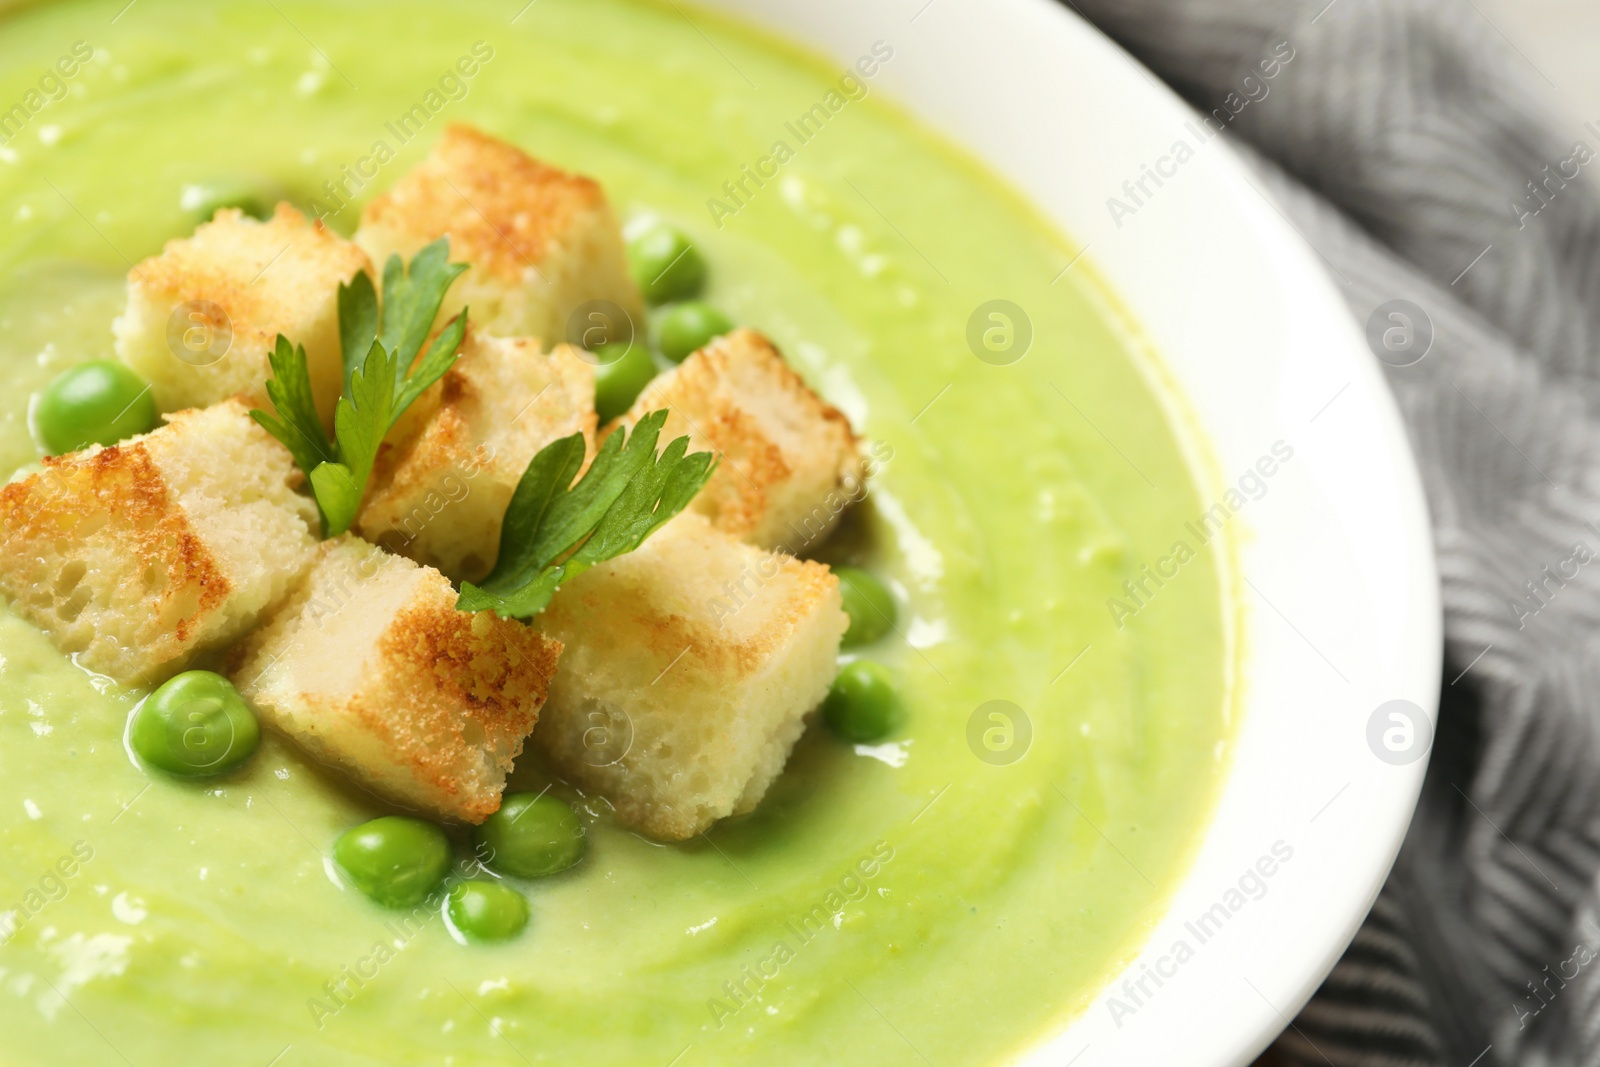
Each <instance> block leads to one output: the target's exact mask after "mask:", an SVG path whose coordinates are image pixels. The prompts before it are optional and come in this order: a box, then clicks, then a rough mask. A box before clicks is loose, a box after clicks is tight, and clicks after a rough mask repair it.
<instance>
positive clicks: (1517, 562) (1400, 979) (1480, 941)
mask: <svg viewBox="0 0 1600 1067" xmlns="http://www.w3.org/2000/svg"><path fill="white" fill-rule="evenodd" d="M1072 6H1073V7H1074V8H1075V9H1076V10H1078V11H1079V12H1080V13H1082V14H1083V15H1085V16H1086V17H1087V18H1089V19H1090V20H1091V21H1092V22H1094V23H1096V24H1097V25H1098V26H1099V27H1100V28H1101V29H1102V30H1104V31H1105V32H1106V33H1107V34H1109V35H1110V36H1111V37H1112V38H1114V39H1115V40H1116V41H1118V42H1119V43H1121V44H1122V45H1123V46H1124V47H1126V48H1127V49H1128V50H1129V51H1131V52H1132V53H1133V54H1134V55H1135V56H1137V57H1138V58H1139V59H1141V60H1142V61H1143V62H1144V63H1146V64H1147V65H1149V66H1150V67H1151V68H1152V69H1154V70H1155V71H1156V72H1157V73H1158V74H1160V75H1161V76H1162V77H1164V78H1165V79H1166V80H1167V81H1168V83H1169V84H1171V85H1172V86H1174V87H1175V88H1176V89H1177V90H1178V92H1180V93H1181V94H1182V95H1183V96H1185V97H1186V98H1187V99H1188V100H1189V101H1190V102H1191V103H1193V104H1194V105H1195V106H1196V107H1197V108H1198V109H1200V110H1201V111H1206V112H1209V111H1211V110H1213V109H1215V108H1218V107H1223V106H1225V100H1226V98H1227V96H1228V94H1229V93H1232V92H1236V91H1237V88H1238V86H1239V85H1240V83H1241V79H1242V78H1243V76H1244V75H1246V74H1247V73H1249V72H1250V70H1251V68H1253V67H1255V66H1256V65H1257V64H1258V63H1259V62H1260V60H1261V59H1262V58H1263V57H1265V56H1267V55H1268V54H1270V53H1271V52H1272V50H1273V48H1274V46H1275V45H1277V44H1278V43H1279V42H1283V41H1287V42H1289V43H1290V44H1291V45H1292V47H1293V49H1294V61H1293V63H1292V64H1290V65H1288V66H1287V67H1285V68H1284V69H1283V70H1282V72H1281V73H1279V74H1278V75H1277V77H1276V78H1274V79H1273V80H1272V82H1271V87H1270V93H1269V94H1268V95H1267V96H1265V97H1264V98H1262V99H1260V100H1258V101H1253V102H1252V103H1251V104H1250V106H1248V107H1245V108H1243V110H1242V111H1241V112H1240V113H1239V115H1238V117H1237V118H1236V119H1234V120H1233V121H1232V122H1231V123H1230V124H1229V127H1228V128H1229V131H1230V133H1229V136H1230V137H1231V139H1232V143H1233V145H1234V146H1235V147H1237V148H1240V149H1242V150H1243V152H1244V154H1245V155H1246V156H1247V158H1249V159H1250V160H1251V162H1252V163H1254V165H1256V166H1257V167H1258V168H1259V169H1260V170H1261V172H1262V175H1263V183H1264V188H1267V189H1268V190H1270V192H1271V193H1272V195H1273V196H1275V197H1276V198H1277V200H1278V203H1279V205H1280V206H1281V207H1282V208H1283V210H1284V211H1285V212H1286V213H1287V215H1288V217H1289V218H1290V219H1291V220H1292V221H1293V223H1294V225H1295V226H1296V227H1297V228H1298V229H1299V230H1300V231H1301V232H1302V234H1303V235H1304V236H1305V237H1306V238H1307V239H1308V240H1309V241H1310V243H1311V244H1312V245H1313V246H1314V247H1315V248H1316V250H1317V251H1318V252H1319V253H1320V254H1321V255H1322V257H1323V259H1324V260H1325V261H1326V263H1327V265H1328V269H1329V271H1330V273H1331V274H1332V275H1333V277H1334V278H1335V280H1336V281H1337V282H1338V284H1339V285H1340V286H1341V288H1342V290H1343V293H1344V296H1345V298H1346V299H1347V300H1348V301H1349V304H1350V309H1351V311H1352V312H1353V313H1354V315H1355V317H1356V319H1357V320H1358V321H1360V322H1366V321H1367V319H1368V317H1369V316H1370V315H1371V314H1372V313H1373V311H1374V310H1375V309H1376V308H1378V307H1379V305H1381V304H1384V303H1386V302H1388V301H1391V300H1396V299H1402V300H1408V301H1411V302H1413V303H1415V304H1416V305H1418V306H1419V307H1421V308H1422V309H1423V310H1424V312H1425V313H1426V315H1427V317H1428V319H1429V320H1430V321H1431V323H1432V328H1433V331H1434V341H1433V344H1432V347H1431V349H1430V350H1429V351H1428V353H1427V355H1426V356H1425V357H1424V358H1423V359H1421V360H1420V361H1419V362H1417V363H1414V364H1412V365H1410V366H1405V367H1393V366H1387V365H1386V366H1385V371H1386V374H1387V376H1388V380H1389V383H1390V386H1391V387H1392V388H1393V390H1394V393H1395V395H1396V397H1397V398H1398V399H1399V402H1400V406H1401V409H1402V411H1403V414H1404V417H1405V419H1406V422H1407V424H1408V427H1409V432H1410V436H1411V442H1412V445H1413V447H1414V449H1415V452H1416V455H1417V460H1418V462H1419V464H1420V466H1421V468H1422V474H1423V479H1424V481H1425V483H1426V485H1427V490H1428V495H1429V505H1430V507H1431V509H1432V513H1433V522H1434V539H1435V544H1436V548H1437V552H1438V556H1439V566H1440V571H1441V574H1442V579H1443V595H1444V604H1445V634H1446V653H1447V657H1446V658H1447V670H1446V673H1445V677H1444V679H1443V681H1444V699H1443V707H1442V709H1441V712H1440V720H1439V724H1438V729H1437V733H1436V740H1435V742H1434V750H1433V757H1432V762H1431V763H1430V766H1429V770H1428V775H1427V780H1426V783H1425V786H1424V790H1423V796H1422V800H1421V803H1420V806H1419V809H1418V811H1417V815H1416V818H1415V821H1414V822H1413V824H1412V826H1411V829H1410V831H1409V833H1408V835H1407V838H1406V841H1405V845H1404V847H1403V849H1402V850H1401V854H1400V858H1399V860H1398V861H1397V863H1396V866H1395V869H1394V872H1393V873H1392V875H1391V876H1390V878H1389V881H1388V883H1387V885H1386V886H1385V888H1384V890H1383V893H1382V894H1381V896H1380V897H1379V899H1378V902H1377V905H1376V906H1375V907H1374V909H1373V911H1372V914H1371V916H1370V917H1369V918H1368V919H1367V922H1366V924H1365V925H1364V926H1363V927H1362V929H1361V931H1360V933H1359V934H1358V935H1357V936H1356V939H1355V942H1354V943H1353V944H1352V945H1351V946H1350V948H1349V950H1348V951H1347V952H1346V954H1345V956H1344V958H1343V959H1342V960H1341V961H1340V962H1339V964H1338V966H1337V967H1335V969H1334V971H1333V973H1332V974H1331V975H1330V976H1329V977H1328V979H1327V981H1326V982H1325V983H1324V984H1323V986H1322V988H1321V989H1320V990H1319V991H1318V993H1317V994H1316V996H1315V997H1314V998H1313V1000H1312V1001H1311V1003H1310V1004H1309V1005H1308V1006H1307V1007H1306V1008H1305V1010H1304V1011H1303V1012H1302V1013H1301V1014H1300V1016H1299V1017H1298V1018H1297V1019H1296V1020H1295V1022H1294V1025H1293V1026H1292V1027H1291V1028H1290V1029H1289V1030H1288V1031H1286V1033H1285V1034H1284V1036H1283V1037H1281V1038H1280V1039H1279V1040H1278V1042H1277V1044H1276V1046H1275V1048H1274V1054H1275V1055H1276V1056H1277V1057H1278V1058H1279V1059H1282V1060H1287V1061H1289V1062H1291V1063H1295V1064H1304V1065H1319V1067H1320V1065H1334V1067H1410V1065H1417V1067H1423V1065H1428V1067H1431V1065H1440V1067H1473V1065H1476V1067H1491V1065H1495V1064H1529V1065H1544V1064H1552V1065H1554V1064H1562V1065H1566V1064H1571V1065H1578V1067H1600V897H1597V882H1596V874H1597V870H1600V350H1597V347H1596V342H1597V340H1600V186H1597V185H1596V183H1595V179H1594V177H1592V176H1591V175H1590V173H1589V171H1590V170H1600V116H1595V117H1594V118H1595V119H1596V121H1595V122H1594V123H1591V124H1584V123H1582V122H1580V121H1569V120H1564V119H1561V118H1559V117H1558V112H1557V111H1556V110H1555V109H1554V108H1552V107H1551V106H1549V105H1550V101H1551V99H1552V97H1553V93H1552V92H1551V90H1550V87H1549V86H1547V85H1546V83H1545V81H1544V79H1543V75H1542V74H1541V73H1540V72H1539V71H1538V70H1537V69H1536V68H1535V67H1534V66H1533V65H1532V64H1531V63H1530V61H1529V60H1528V59H1527V58H1526V57H1524V56H1523V55H1521V54H1520V53H1519V52H1517V51H1516V49H1515V48H1514V47H1513V46H1512V45H1511V44H1510V43H1509V42H1508V41H1507V40H1506V39H1505V38H1504V37H1503V36H1501V34H1500V33H1499V31H1498V30H1496V29H1495V27H1494V26H1493V25H1491V24H1490V23H1489V22H1488V21H1487V20H1486V18H1485V16H1484V15H1483V14H1482V13H1481V12H1480V10H1479V9H1478V8H1477V7H1475V6H1474V5H1473V4H1472V3H1471V0H1333V2H1331V3H1328V2H1327V0H1311V2H1296V0H1076V3H1074V4H1073V5H1072Z"/></svg>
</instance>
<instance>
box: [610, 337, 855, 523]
mask: <svg viewBox="0 0 1600 1067" xmlns="http://www.w3.org/2000/svg"><path fill="white" fill-rule="evenodd" d="M736 363H746V364H757V365H759V368H760V372H761V374H762V375H764V376H767V377H769V378H770V380H771V383H772V385H773V386H774V389H775V391H776V392H780V393H782V394H783V397H784V399H785V401H786V402H787V403H790V404H793V405H797V409H796V410H795V411H794V413H793V415H794V421H797V422H798V421H806V422H810V423H812V424H813V425H815V426H820V427H822V435H821V436H822V437H824V438H825V439H827V443H828V444H829V446H830V447H831V449H833V450H836V451H837V452H838V453H839V454H841V455H844V456H845V457H846V458H845V460H844V462H843V463H842V464H841V465H840V467H839V470H838V471H837V472H836V473H835V474H834V476H833V481H832V484H831V485H830V487H829V488H837V487H839V486H840V485H842V484H843V483H844V480H845V478H846V476H847V475H848V474H849V473H850V472H851V471H852V470H856V469H859V467H860V461H859V458H858V452H859V448H860V440H859V438H857V437H856V434H855V431H854V430H853V429H851V427H850V420H849V418H848V417H846V416H845V414H844V412H842V411H840V410H839V409H838V408H836V407H834V406H833V405H832V404H829V403H828V402H827V401H825V400H823V399H822V398H821V397H820V396H818V395H817V394H816V393H815V392H814V391H812V389H811V387H810V386H808V385H806V383H805V380H804V379H802V378H801V377H800V375H798V374H796V373H795V371H794V368H792V367H790V366H789V364H788V363H787V362H786V361H785V360H784V358H783V356H782V355H781V354H780V353H779V352H778V349H777V348H776V347H775V346H774V345H773V344H772V342H771V341H769V340H768V339H767V338H766V337H764V336H763V335H761V334H760V333H757V332H756V331H755V330H751V329H747V328H740V329H737V330H734V331H733V332H731V333H729V334H726V335H725V336H723V337H720V338H718V339H717V340H715V341H713V342H712V343H711V344H709V345H707V346H706V347H705V348H702V349H700V350H699V351H698V352H696V353H694V354H693V355H691V356H690V357H689V358H688V359H686V360H684V361H683V363H682V364H680V365H679V366H678V368H677V369H676V370H674V371H672V372H671V373H669V374H666V375H663V376H662V377H660V378H657V379H656V380H655V381H654V382H653V383H651V384H650V385H648V386H646V387H645V390H644V392H643V393H642V394H641V395H640V397H639V399H638V400H636V401H635V402H634V405H633V408H632V409H631V410H630V411H629V412H628V413H627V414H626V415H623V416H622V417H620V418H618V419H616V420H614V421H612V422H611V423H610V424H609V425H607V426H606V427H605V430H604V432H603V435H602V439H603V437H604V436H609V435H610V434H611V433H612V432H613V431H615V430H616V429H617V427H619V426H621V425H624V424H628V425H631V424H632V423H634V422H636V421H638V420H639V419H640V418H642V417H643V416H644V415H646V414H648V413H649V412H651V411H655V410H659V409H661V408H663V407H665V408H667V409H668V411H669V419H670V421H669V422H668V423H667V428H666V431H665V432H664V433H663V435H662V438H663V440H667V439H670V438H671V437H672V436H675V435H677V434H680V433H684V432H688V433H689V434H690V437H691V446H692V447H694V448H696V449H706V450H709V451H712V452H715V453H717V454H718V456H720V457H721V458H722V464H721V469H719V470H718V471H717V472H716V474H715V475H713V476H712V479H711V481H710V482H709V483H708V484H707V485H706V487H705V488H704V489H703V490H701V491H700V494H699V495H698V496H697V497H696V498H695V501H694V508H695V510H697V511H699V512H700V513H701V514H703V515H705V516H707V517H708V518H710V519H711V521H712V523H713V524H714V525H716V527H717V528H718V529H720V530H724V531H726V532H727V533H731V534H733V535H734V536H735V537H740V538H745V539H753V538H752V537H751V535H752V534H753V533H755V532H756V531H758V530H760V529H761V528H762V526H763V524H764V523H765V521H766V519H767V516H768V514H769V512H770V510H771V506H772V500H771V497H772V494H773V491H774V488H775V487H777V486H781V485H782V484H783V483H784V482H786V481H788V480H789V479H790V478H791V477H792V476H793V475H794V473H795V472H794V470H793V468H792V467H791V466H790V465H789V462H788V461H787V460H786V459H785V458H784V454H783V450H782V449H781V448H780V447H779V446H778V443H777V442H776V441H775V440H773V438H772V436H771V435H770V434H769V432H768V430H767V428H766V427H764V426H763V424H762V421H761V419H760V418H758V417H757V416H756V415H754V414H752V413H751V412H750V411H748V410H746V408H745V407H744V406H743V405H742V404H741V402H740V401H739V399H738V398H736V397H735V396H734V395H733V393H732V392H731V390H730V389H729V387H728V380H729V377H730V373H731V371H732V368H733V366H734V364H736ZM818 444H819V445H820V444H821V442H818ZM816 502H817V503H821V499H820V497H819V499H818V500H817V501H816Z"/></svg>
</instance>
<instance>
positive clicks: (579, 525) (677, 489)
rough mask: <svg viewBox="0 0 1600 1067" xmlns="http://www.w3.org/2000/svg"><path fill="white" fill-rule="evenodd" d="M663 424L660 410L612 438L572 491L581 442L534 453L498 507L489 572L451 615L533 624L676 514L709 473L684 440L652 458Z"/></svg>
mask: <svg viewBox="0 0 1600 1067" xmlns="http://www.w3.org/2000/svg"><path fill="white" fill-rule="evenodd" d="M666 421H667V413H666V412H665V411H652V412H651V413H650V414H648V415H646V416H645V417H644V418H642V419H640V420H639V422H638V425H636V426H635V427H634V429H633V434H632V436H631V437H630V436H629V435H628V432H627V430H626V428H623V429H618V430H617V431H616V432H615V433H613V434H612V435H611V436H610V437H608V438H606V440H605V443H604V444H603V445H601V446H600V453H599V455H597V456H596V457H595V460H594V463H593V464H591V465H590V467H589V470H588V471H587V472H586V473H585V474H584V476H583V477H582V478H580V479H579V480H578V481H577V483H576V484H574V483H573V478H574V477H575V476H576V475H577V473H578V468H580V467H581V466H582V465H583V456H584V443H583V435H582V434H576V433H575V434H573V435H572V436H570V437H563V438H561V439H560V440H559V441H554V442H552V443H550V444H548V445H546V446H545V447H544V448H542V449H541V450H540V451H539V454H538V455H537V456H534V457H533V460H532V462H530V463H529V464H528V469H527V470H526V471H524V472H523V475H522V479H521V481H519V482H518V483H517V488H516V491H515V492H514V493H512V495H511V503H510V504H509V505H508V506H507V507H506V515H505V522H504V525H503V526H502V528H501V531H500V556H499V559H498V561H497V562H496V564H495V568H494V570H493V571H492V572H491V573H490V574H489V576H488V577H487V578H485V579H484V581H483V585H482V586H476V585H473V584H472V583H471V582H463V583H462V584H461V596H460V598H459V599H458V600H457V601H456V608H457V610H459V611H493V612H495V613H496V614H498V615H500V616H501V617H503V618H515V619H528V618H532V617H533V616H534V615H537V614H538V613H539V612H541V611H543V610H544V609H545V607H546V605H548V604H549V603H550V598H551V597H552V596H553V595H554V594H555V591H556V589H557V588H558V587H559V586H560V585H561V584H562V583H563V582H565V581H569V580H571V579H572V578H575V577H577V576H578V575H579V574H582V573H583V572H584V571H586V570H588V569H589V568H590V567H593V566H594V565H595V564H597V563H603V562H605V561H606V560H608V559H615V558H616V557H617V556H621V555H624V554H626V553H628V552H632V551H633V550H634V549H636V548H638V547H639V546H640V545H641V544H643V543H644V539H645V538H647V537H649V536H650V535H651V534H652V533H654V532H655V531H656V530H657V529H659V528H660V527H661V525H662V524H663V523H665V522H666V521H667V520H668V519H670V518H672V517H673V516H674V515H676V514H677V513H678V512H680V511H682V510H683V509H684V507H686V506H687V505H688V503H689V501H690V500H691V499H692V498H693V497H694V495H695V493H697V492H699V491H700V489H701V487H702V486H704V485H705V484H706V481H707V480H708V479H709V478H710V477H711V473H712V471H713V470H715V469H716V468H715V465H714V464H713V462H712V455H711V453H709V452H694V453H689V451H688V450H689V439H688V438H687V437H679V438H677V439H676V440H674V441H673V442H672V443H671V444H669V445H668V446H667V447H666V448H665V449H664V450H662V452H661V454H660V456H657V455H656V440H657V438H659V437H660V435H661V427H662V425H663V424H664V423H665V422H666ZM574 549H576V551H574ZM569 553H570V554H569ZM558 560H559V561H560V562H557V561H558Z"/></svg>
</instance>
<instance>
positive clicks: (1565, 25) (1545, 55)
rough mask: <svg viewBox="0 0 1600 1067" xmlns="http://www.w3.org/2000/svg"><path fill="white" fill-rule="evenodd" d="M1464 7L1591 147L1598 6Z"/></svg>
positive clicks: (1520, 2) (1598, 120) (1598, 71)
mask: <svg viewBox="0 0 1600 1067" xmlns="http://www.w3.org/2000/svg"><path fill="white" fill-rule="evenodd" d="M1336 2H1337V0H1336ZM1465 2H1466V3H1468V4H1470V5H1471V6H1472V7H1474V8H1476V9H1477V13H1478V14H1479V15H1481V16H1482V17H1483V19H1484V20H1485V21H1487V22H1488V23H1489V25H1491V26H1492V27H1493V28H1494V29H1495V31H1496V32H1497V33H1498V34H1499V35H1500V36H1501V37H1503V38H1504V39H1505V41H1506V43H1507V44H1508V45H1509V46H1510V47H1511V48H1512V49H1513V50H1514V51H1515V52H1516V53H1517V54H1518V55H1519V56H1520V57H1521V59H1522V61H1523V62H1524V63H1525V64H1526V65H1527V67H1528V68H1529V69H1530V70H1532V71H1533V73H1534V75H1535V86H1536V87H1542V88H1543V90H1544V93H1545V95H1546V98H1547V103H1548V104H1549V105H1550V108H1551V110H1552V112H1553V113H1554V117H1555V118H1556V119H1557V120H1558V122H1561V123H1562V126H1561V128H1566V127H1567V126H1570V128H1571V130H1572V136H1573V139H1574V140H1578V139H1583V140H1586V141H1588V142H1589V143H1593V137H1592V136H1591V135H1589V134H1583V133H1580V131H1581V130H1582V127H1583V125H1584V124H1585V123H1591V122H1592V123H1594V124H1595V126H1596V127H1600V0H1465ZM1468 14H1469V15H1470V14H1471V12H1468ZM1597 1052H1600V1050H1591V1054H1595V1053H1597ZM1338 1059H1339V1057H1338V1055H1337V1053H1336V1054H1335V1057H1334V1059H1332V1060H1330V1061H1329V1063H1330V1067H1345V1065H1344V1064H1343V1063H1339V1062H1338ZM1255 1067H1293V1061H1291V1060H1290V1059H1289V1058H1288V1057H1287V1056H1285V1055H1283V1054H1282V1053H1280V1052H1278V1051H1276V1050H1275V1049H1269V1050H1268V1051H1267V1052H1265V1053H1263V1054H1262V1056H1261V1058H1260V1059H1259V1060H1257V1061H1256V1064H1255ZM1461 1067H1465V1065H1464V1064H1463V1065H1461Z"/></svg>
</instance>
